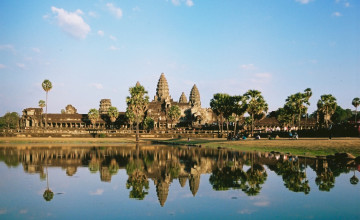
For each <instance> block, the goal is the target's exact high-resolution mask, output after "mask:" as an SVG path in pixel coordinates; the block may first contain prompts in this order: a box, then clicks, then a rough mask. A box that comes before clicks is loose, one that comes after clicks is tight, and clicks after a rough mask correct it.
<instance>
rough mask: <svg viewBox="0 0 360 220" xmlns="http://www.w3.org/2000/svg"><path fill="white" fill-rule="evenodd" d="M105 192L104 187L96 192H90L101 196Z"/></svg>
mask: <svg viewBox="0 0 360 220" xmlns="http://www.w3.org/2000/svg"><path fill="white" fill-rule="evenodd" d="M103 193H104V190H103V189H97V190H96V191H95V192H90V195H92V196H101V195H102V194H103Z"/></svg>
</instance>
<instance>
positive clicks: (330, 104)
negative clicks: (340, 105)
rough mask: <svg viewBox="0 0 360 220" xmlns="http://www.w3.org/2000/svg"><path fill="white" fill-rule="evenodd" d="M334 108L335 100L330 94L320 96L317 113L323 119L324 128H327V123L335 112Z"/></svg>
mask: <svg viewBox="0 0 360 220" xmlns="http://www.w3.org/2000/svg"><path fill="white" fill-rule="evenodd" d="M336 106H337V103H336V98H335V97H334V96H333V95H331V94H325V95H322V96H321V97H320V99H319V101H318V103H317V107H318V113H320V114H321V116H322V117H323V120H324V122H325V125H326V127H329V122H330V121H331V120H330V119H331V116H332V115H333V114H334V112H335V110H336Z"/></svg>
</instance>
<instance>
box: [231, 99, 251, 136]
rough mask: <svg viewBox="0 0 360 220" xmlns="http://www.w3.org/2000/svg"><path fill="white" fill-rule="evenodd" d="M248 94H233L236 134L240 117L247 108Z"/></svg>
mask: <svg viewBox="0 0 360 220" xmlns="http://www.w3.org/2000/svg"><path fill="white" fill-rule="evenodd" d="M246 98H247V97H246V96H232V99H233V102H234V105H233V111H232V112H233V114H234V115H235V117H234V119H235V121H234V134H236V125H237V122H238V119H239V118H240V117H242V116H243V115H244V114H245V112H246V109H247V107H248V106H247V103H246Z"/></svg>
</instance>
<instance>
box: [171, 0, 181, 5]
mask: <svg viewBox="0 0 360 220" xmlns="http://www.w3.org/2000/svg"><path fill="white" fill-rule="evenodd" d="M171 2H172V3H173V5H176V6H179V5H180V1H179V0H171Z"/></svg>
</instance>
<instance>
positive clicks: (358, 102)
mask: <svg viewBox="0 0 360 220" xmlns="http://www.w3.org/2000/svg"><path fill="white" fill-rule="evenodd" d="M351 104H352V105H353V106H354V107H355V123H357V119H356V118H357V107H358V106H359V105H360V98H358V97H356V98H354V99H353V100H352V102H351Z"/></svg>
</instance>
